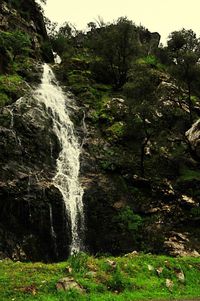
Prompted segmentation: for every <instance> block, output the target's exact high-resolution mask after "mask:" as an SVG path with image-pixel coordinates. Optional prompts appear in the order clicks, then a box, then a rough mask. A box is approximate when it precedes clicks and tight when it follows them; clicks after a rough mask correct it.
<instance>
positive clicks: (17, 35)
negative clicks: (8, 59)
mask: <svg viewBox="0 0 200 301" xmlns="http://www.w3.org/2000/svg"><path fill="white" fill-rule="evenodd" d="M0 40H1V45H2V47H4V49H6V50H7V51H10V53H11V54H12V56H13V61H15V59H16V57H17V56H18V55H20V56H26V55H28V54H29V53H30V51H31V49H30V47H31V41H30V37H29V35H28V34H26V33H24V32H22V31H20V30H16V31H13V32H9V31H7V32H4V31H0Z"/></svg>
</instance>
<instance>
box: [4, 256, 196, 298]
mask: <svg viewBox="0 0 200 301" xmlns="http://www.w3.org/2000/svg"><path fill="white" fill-rule="evenodd" d="M158 268H163V271H162V273H161V274H160V275H159V274H158V273H157V271H156V269H158ZM177 270H179V271H180V270H181V271H182V272H183V273H184V275H185V281H184V282H181V281H180V280H179V279H178V278H177V276H176V272H177ZM67 276H71V277H73V278H74V279H75V280H76V281H77V282H78V283H79V284H80V285H81V286H82V287H83V288H84V290H85V293H83V294H80V293H78V292H77V291H75V290H74V291H73V290H71V291H68V292H57V291H56V287H55V285H56V283H57V281H58V280H59V279H60V278H62V277H67ZM166 279H170V280H172V281H173V288H172V289H171V290H170V289H168V288H167V287H166ZM198 297H200V259H199V258H189V257H187V258H170V257H165V256H154V255H135V256H133V255H128V256H124V257H118V258H114V257H113V258H111V257H110V258H108V257H101V258H94V257H90V256H87V255H86V254H79V255H76V256H72V257H70V258H69V259H68V260H67V261H66V262H62V263H56V264H44V263H21V262H15V263H14V262H12V261H10V260H4V261H2V262H0V300H1V301H5V300H9V301H11V300H13V301H15V300H17V301H22V300H27V301H31V300H40V301H61V300H62V301H65V300H67V301H70V300H76V301H77V300H80V301H86V300H87V301H132V300H152V299H153V300H156V299H157V300H173V299H176V300H178V299H181V298H183V299H186V298H188V299H189V298H190V299H192V298H194V299H195V298H196V299H198Z"/></svg>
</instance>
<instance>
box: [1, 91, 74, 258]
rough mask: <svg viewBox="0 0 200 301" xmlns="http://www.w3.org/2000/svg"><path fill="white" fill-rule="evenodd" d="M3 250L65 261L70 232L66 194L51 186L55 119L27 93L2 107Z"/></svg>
mask: <svg viewBox="0 0 200 301" xmlns="http://www.w3.org/2000/svg"><path fill="white" fill-rule="evenodd" d="M1 121H2V122H1V125H2V126H1V127H0V132H1V175H0V188H1V190H0V241H1V243H0V254H1V257H10V258H13V259H18V260H25V259H29V260H30V259H31V260H44V261H49V260H61V259H63V258H66V257H67V255H68V247H69V241H70V234H69V233H70V231H69V228H68V222H67V219H66V212H65V206H64V203H63V199H62V196H61V194H60V192H59V191H58V189H57V188H55V187H54V186H53V185H52V178H53V176H54V174H55V162H56V158H57V157H58V154H59V150H60V147H59V142H58V140H57V137H56V136H55V134H54V132H53V130H52V121H51V117H50V116H49V115H48V114H47V113H46V111H45V108H44V107H43V106H42V105H41V104H39V103H37V99H35V98H34V97H33V95H32V92H31V91H30V93H29V95H28V96H26V97H24V98H21V99H19V100H18V101H17V102H16V103H15V104H13V105H11V106H7V107H4V108H2V109H1Z"/></svg>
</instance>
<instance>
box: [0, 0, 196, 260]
mask: <svg viewBox="0 0 200 301" xmlns="http://www.w3.org/2000/svg"><path fill="white" fill-rule="evenodd" d="M22 2H23V3H24V6H23V9H21V10H20V9H19V8H17V7H16V6H9V5H7V4H6V3H5V2H4V1H3V2H2V3H1V4H0V30H1V31H4V32H7V31H9V32H13V30H15V29H18V30H20V31H23V32H26V33H27V34H28V35H29V37H30V39H31V51H29V53H28V55H29V57H28V59H29V60H31V62H30V61H29V64H28V68H27V64H25V63H24V61H23V68H22V67H19V66H18V67H17V68H16V69H13V70H14V71H13V70H12V72H15V73H14V75H16V74H17V76H20V77H17V80H16V78H14V88H13V89H12V90H11V88H12V85H11V84H13V78H10V77H7V74H6V77H3V79H2V82H3V84H2V87H1V89H2V91H3V94H2V95H3V96H4V97H5V94H6V96H7V94H8V98H9V101H8V102H6V103H5V105H3V106H2V107H1V109H0V134H1V140H0V145H1V174H0V188H1V190H0V257H2V258H4V257H10V258H13V259H17V260H18V259H20V260H26V259H29V260H44V261H52V260H53V261H56V260H62V259H64V258H66V257H67V256H68V254H69V245H70V241H71V237H70V231H69V228H70V225H69V221H68V220H67V217H66V216H67V215H66V209H65V206H64V202H63V199H62V196H61V194H60V192H59V190H58V189H57V188H56V187H55V186H53V185H52V179H53V177H54V175H55V169H56V159H57V158H58V154H59V152H60V145H59V142H58V138H57V137H56V136H55V133H54V130H53V124H52V118H51V114H49V112H47V111H46V110H45V108H44V106H43V105H41V104H40V103H38V100H37V97H36V96H35V94H34V91H35V89H36V87H37V86H38V84H39V83H40V78H41V74H42V61H43V60H45V61H51V60H52V58H53V55H52V52H51V49H50V48H49V44H48V37H47V34H46V30H45V27H44V22H43V17H42V14H41V12H40V10H39V8H38V6H37V5H35V3H34V1H32V0H29V1H22ZM11 3H12V1H11ZM27 3H28V4H27ZM26 5H28V6H26ZM158 41H159V35H158V34H152V39H150V42H149V45H147V48H148V49H151V48H152V47H155V48H156V47H157V46H158V45H157V44H158ZM47 50H48V51H47ZM6 55H7V56H8V57H6ZM10 57H11V61H12V68H14V67H15V65H16V62H15V61H13V57H12V55H11V56H10V54H9V53H8V52H6V53H4V54H2V53H1V54H0V70H1V71H2V72H4V73H6V72H11V71H10V69H11V67H10V66H8V67H7V68H5V65H6V63H7V61H8V60H9V58H10ZM18 59H19V60H20V59H21V57H20V56H18ZM8 65H9V64H8ZM13 66H14V67H13ZM54 68H55V71H57V74H58V78H60V80H61V81H62V82H63V84H64V85H67V87H66V88H65V89H66V90H68V89H71V91H72V92H74V93H75V94H76V96H77V99H76V101H77V104H78V108H77V109H74V108H70V110H71V117H72V120H73V122H74V124H75V125H76V132H77V134H78V135H79V137H80V143H82V156H81V183H82V186H83V188H84V196H83V201H84V206H85V218H86V221H85V223H86V231H85V238H86V249H87V250H89V251H91V252H93V253H102V252H103V253H106V252H108V253H112V254H121V253H128V252H131V251H133V250H138V251H140V250H142V251H145V252H154V253H169V254H173V255H186V254H190V255H194V256H199V252H200V245H199V235H200V233H199V231H200V230H199V228H198V225H199V216H200V215H199V200H200V192H199V188H198V186H199V182H200V173H199V122H197V123H196V124H195V125H193V126H192V128H191V124H190V121H189V117H188V105H187V102H186V101H185V100H184V99H185V97H186V96H185V92H184V91H182V92H181V93H182V94H181V97H182V100H181V102H180V91H179V89H178V88H177V86H176V84H175V82H174V80H173V79H172V78H170V76H169V75H167V74H166V73H165V72H164V71H162V72H160V71H157V70H154V67H152V70H153V72H154V73H155V74H156V77H157V78H158V84H157V90H156V93H157V94H158V99H157V103H156V105H155V104H153V105H152V107H150V106H149V107H148V109H149V110H150V111H151V113H152V116H151V117H152V119H151V121H148V122H149V127H150V128H151V131H152V133H151V137H150V139H148V141H147V142H148V143H146V144H145V145H143V140H144V139H143V136H140V133H141V131H140V130H141V125H139V126H138V123H137V114H134V115H130V106H129V104H128V102H127V99H126V98H125V96H124V95H123V91H120V92H119V91H117V92H116V91H115V92H114V91H113V90H111V89H110V88H109V87H106V85H101V84H98V83H96V82H95V80H94V79H91V78H90V73H89V72H88V70H87V68H88V62H85V61H81V58H78V59H73V60H71V61H70V60H69V61H67V64H66V65H65V62H63V64H61V66H55V67H54ZM88 74H89V75H88ZM11 75H12V74H11ZM87 75H88V78H87ZM8 76H10V75H8ZM70 76H71V77H70ZM84 76H85V78H84ZM66 78H67V82H66ZM11 79H12V81H11ZM8 80H9V81H8ZM84 80H85V82H84ZM27 81H28V82H29V84H27ZM74 81H75V82H74ZM19 82H20V85H19ZM10 83H11V84H10ZM10 86H11V88H10V89H8V87H10ZM16 86H17V88H16ZM5 87H6V88H5ZM0 92H1V91H0ZM0 97H2V96H1V94H0ZM20 97H21V98H20ZM68 97H70V95H66V99H67V98H68ZM72 98H73V99H74V96H72ZM69 106H70V105H69ZM196 106H197V107H196V109H197V111H198V108H199V104H198V102H197V103H196ZM134 118H135V119H134ZM195 119H196V120H197V119H198V114H196V115H195ZM130 120H131V121H130ZM132 120H133V121H132ZM154 122H155V124H154ZM152 124H153V125H152ZM190 128H191V129H190ZM142 135H143V134H142ZM141 137H142V138H141ZM143 146H144V147H143ZM142 147H143V151H144V152H143V153H144V154H143V155H144V158H143V159H144V162H143V165H144V166H143V168H144V169H145V173H144V172H143V174H141V149H142Z"/></svg>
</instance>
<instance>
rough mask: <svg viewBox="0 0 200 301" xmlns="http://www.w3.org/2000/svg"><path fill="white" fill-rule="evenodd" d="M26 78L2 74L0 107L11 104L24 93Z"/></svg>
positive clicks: (0, 78)
mask: <svg viewBox="0 0 200 301" xmlns="http://www.w3.org/2000/svg"><path fill="white" fill-rule="evenodd" d="M24 89H25V86H24V80H23V79H22V77H20V76H19V75H17V74H16V75H1V76H0V107H1V106H5V105H8V104H11V103H12V102H13V101H15V100H17V99H18V98H19V97H20V96H23V94H24Z"/></svg>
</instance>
